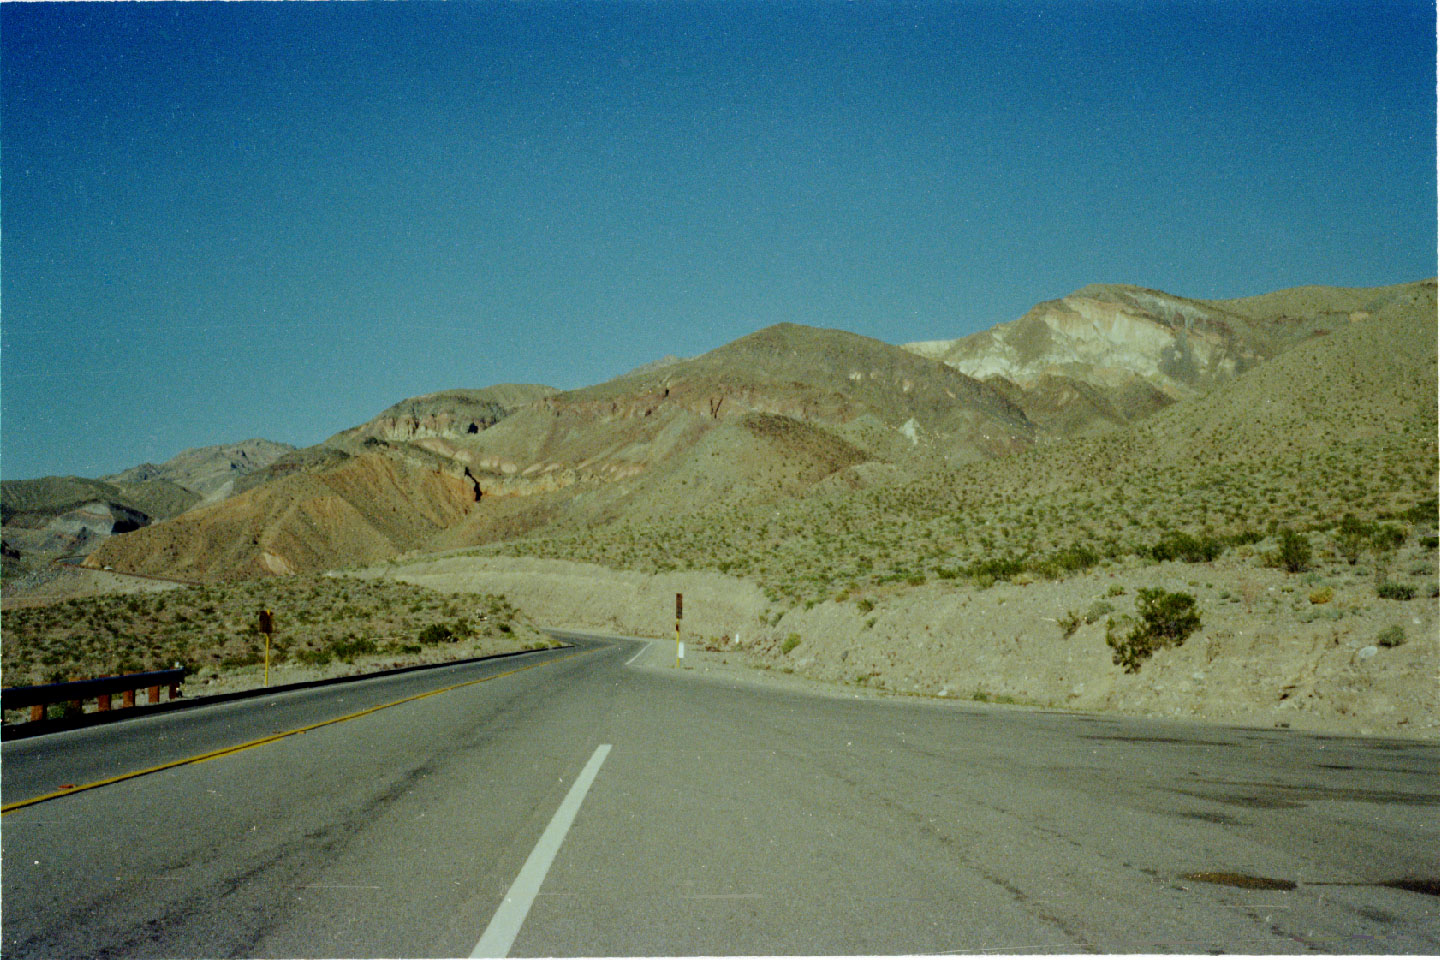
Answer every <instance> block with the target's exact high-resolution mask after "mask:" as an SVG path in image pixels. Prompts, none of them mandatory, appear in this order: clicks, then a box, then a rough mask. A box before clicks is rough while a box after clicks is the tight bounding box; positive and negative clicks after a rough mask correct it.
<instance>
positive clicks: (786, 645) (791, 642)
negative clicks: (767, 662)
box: [780, 633, 800, 653]
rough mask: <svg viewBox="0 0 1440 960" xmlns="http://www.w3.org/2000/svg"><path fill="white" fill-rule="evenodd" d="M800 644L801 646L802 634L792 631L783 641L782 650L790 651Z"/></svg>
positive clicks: (783, 651) (784, 651)
mask: <svg viewBox="0 0 1440 960" xmlns="http://www.w3.org/2000/svg"><path fill="white" fill-rule="evenodd" d="M798 646H800V634H798V633H792V634H790V636H788V637H786V638H785V640H784V642H783V643H781V644H780V652H781V653H789V652H790V651H791V650H794V649H795V648H796V647H798Z"/></svg>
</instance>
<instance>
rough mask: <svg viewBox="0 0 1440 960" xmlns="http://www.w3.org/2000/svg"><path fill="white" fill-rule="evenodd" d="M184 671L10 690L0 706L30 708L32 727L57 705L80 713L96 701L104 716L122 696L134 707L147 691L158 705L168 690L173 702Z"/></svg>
mask: <svg viewBox="0 0 1440 960" xmlns="http://www.w3.org/2000/svg"><path fill="white" fill-rule="evenodd" d="M184 679H185V670H184V669H176V670H152V671H151V672H149V673H130V674H126V675H124V676H119V677H96V678H95V679H93V680H71V681H69V682H66V683H42V684H38V685H36V686H33V687H10V688H8V689H6V690H0V706H3V708H4V709H6V710H23V709H25V708H26V707H29V708H30V721H31V722H32V723H34V722H37V721H40V720H44V719H45V712H46V710H47V709H48V708H49V707H50V706H51V705H52V704H56V703H69V704H72V705H73V706H74V707H75V709H77V710H78V709H80V708H81V705H82V704H83V703H84V702H85V701H87V700H95V701H97V702H98V704H99V709H100V711H101V712H104V711H106V710H109V709H110V707H111V703H110V701H111V698H112V697H114V696H115V694H117V693H118V694H120V695H121V700H122V706H126V707H133V706H135V692H136V691H137V690H144V691H145V702H146V703H159V702H160V690H161V688H162V687H168V688H169V691H170V699H171V700H175V699H177V698H179V696H180V682H181V681H182V680H184Z"/></svg>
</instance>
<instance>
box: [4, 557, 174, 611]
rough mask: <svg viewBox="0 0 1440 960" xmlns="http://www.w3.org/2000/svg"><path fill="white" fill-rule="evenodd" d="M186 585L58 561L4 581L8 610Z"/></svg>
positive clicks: (151, 591) (150, 591) (156, 590)
mask: <svg viewBox="0 0 1440 960" xmlns="http://www.w3.org/2000/svg"><path fill="white" fill-rule="evenodd" d="M181 586H183V584H180V583H176V582H174V581H167V580H154V579H150V578H149V577H135V576H130V575H129V574H124V573H111V572H109V571H106V570H87V569H78V568H75V567H67V566H62V565H59V564H53V563H52V564H45V565H44V566H41V567H38V568H37V569H35V570H32V571H30V572H29V573H27V574H25V575H24V576H22V577H16V578H14V579H10V580H7V581H6V582H5V584H4V604H5V609H7V610H14V609H18V608H20V607H35V606H43V605H44V604H47V603H56V602H57V601H61V600H73V599H76V598H78V597H99V596H106V595H109V594H112V593H154V592H159V591H163V590H175V589H178V588H179V587H181Z"/></svg>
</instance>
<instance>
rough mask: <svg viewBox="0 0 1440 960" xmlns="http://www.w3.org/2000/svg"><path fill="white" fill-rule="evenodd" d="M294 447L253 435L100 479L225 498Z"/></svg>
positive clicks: (208, 498)
mask: <svg viewBox="0 0 1440 960" xmlns="http://www.w3.org/2000/svg"><path fill="white" fill-rule="evenodd" d="M294 449H295V448H294V447H292V446H291V445H290V444H288V443H276V442H274V441H273V440H261V439H259V438H252V439H250V440H242V441H240V442H239V443H222V444H217V445H215V446H211V447H194V448H192V449H190V450H184V451H181V452H180V453H178V454H176V455H175V456H174V457H172V458H170V459H169V460H166V461H165V462H164V463H162V464H158V465H157V464H153V463H142V464H141V465H140V466H138V467H131V468H130V469H128V470H124V471H122V472H120V473H117V474H113V475H111V476H108V477H102V478H101V479H102V480H104V481H105V482H108V483H113V484H115V485H117V486H119V487H121V488H122V489H123V488H126V487H130V486H133V485H135V484H140V483H147V482H151V481H156V480H163V481H168V482H170V483H172V484H175V485H176V486H178V487H183V488H185V489H186V490H190V491H192V492H194V493H197V494H199V496H200V499H201V500H203V501H206V502H213V501H215V500H221V499H224V498H225V497H226V496H228V495H229V493H230V491H231V489H232V488H233V486H234V483H235V481H236V480H238V479H240V478H241V477H244V476H246V475H248V474H251V473H254V472H255V471H257V470H263V469H264V468H265V467H268V466H269V465H270V464H272V463H274V462H275V461H276V460H278V459H279V458H280V457H282V456H284V455H285V454H287V453H289V452H291V451H292V450H294Z"/></svg>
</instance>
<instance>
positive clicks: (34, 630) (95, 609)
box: [0, 576, 552, 687]
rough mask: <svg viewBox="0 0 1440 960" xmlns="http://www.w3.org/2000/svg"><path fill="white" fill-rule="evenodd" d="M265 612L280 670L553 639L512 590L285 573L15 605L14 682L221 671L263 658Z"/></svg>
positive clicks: (1, 622)
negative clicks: (513, 600)
mask: <svg viewBox="0 0 1440 960" xmlns="http://www.w3.org/2000/svg"><path fill="white" fill-rule="evenodd" d="M263 609H269V610H271V611H273V613H274V619H275V633H274V636H273V637H272V642H271V647H270V663H271V665H272V666H279V665H282V664H297V665H304V666H311V667H324V666H327V665H331V664H343V663H353V662H356V661H357V660H359V659H361V658H364V659H366V660H367V661H368V660H375V661H383V660H384V659H385V658H390V659H391V660H394V661H397V662H398V661H402V660H405V659H406V658H407V657H413V656H414V655H421V654H431V655H433V654H434V653H435V652H436V651H437V650H438V651H443V650H445V649H448V648H456V647H458V646H459V645H460V644H461V643H462V642H466V643H467V647H466V649H467V650H469V649H472V648H473V647H474V646H475V645H476V644H480V645H488V646H493V647H494V648H495V649H496V651H497V652H498V650H500V649H502V648H505V649H526V648H538V647H543V646H550V645H552V641H551V640H550V638H549V637H547V636H545V635H543V634H541V633H540V632H539V631H537V630H536V629H535V628H534V626H533V625H532V624H531V623H530V621H529V619H528V618H527V617H525V616H524V615H523V614H521V613H519V612H518V611H517V610H516V609H515V608H514V607H512V606H511V605H510V604H509V602H507V601H506V600H505V598H503V597H499V596H493V595H486V594H465V595H450V594H442V593H437V592H435V591H432V590H427V589H425V588H423V587H417V586H414V585H412V584H407V583H401V582H396V581H388V580H356V579H349V578H335V577H323V576H311V577H284V578H272V579H266V580H250V581H243V582H234V583H226V584H219V585H212V586H197V587H186V588H183V589H178V590H171V591H167V592H164V593H139V594H127V595H112V596H104V597H87V598H81V599H74V600H67V601H64V602H61V603H54V604H50V605H47V606H40V607H27V608H21V609H16V610H6V611H4V612H3V614H0V628H3V631H4V636H5V643H4V646H3V651H0V655H3V668H4V677H5V686H7V687H13V686H24V685H27V684H35V683H56V682H61V681H65V680H69V679H72V678H77V677H96V676H108V675H112V674H125V673H138V672H142V671H147V670H163V669H169V668H171V667H174V666H176V665H177V664H178V665H180V666H183V667H186V668H187V669H189V670H190V671H191V672H192V673H193V674H199V675H201V676H204V677H212V678H213V677H217V676H219V675H220V674H221V673H222V672H225V671H233V670H236V669H240V668H245V667H251V666H253V665H255V664H258V663H260V662H261V661H262V660H263V658H264V651H265V640H264V637H263V636H262V635H261V634H260V633H259V631H258V615H259V612H260V611H261V610H263ZM487 642H488V643H487ZM457 655H467V654H458V653H457Z"/></svg>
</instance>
